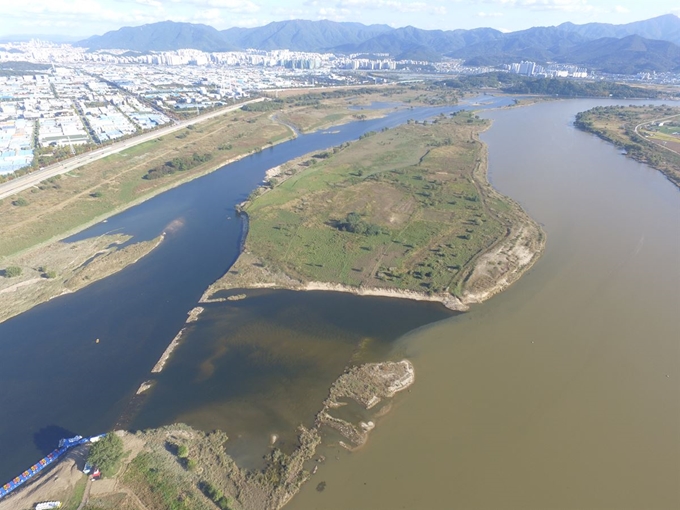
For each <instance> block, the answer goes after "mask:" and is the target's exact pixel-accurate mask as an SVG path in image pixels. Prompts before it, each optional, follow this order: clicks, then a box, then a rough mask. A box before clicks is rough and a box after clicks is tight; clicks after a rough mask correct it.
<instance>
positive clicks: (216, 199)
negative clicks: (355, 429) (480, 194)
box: [0, 100, 680, 510]
mask: <svg viewBox="0 0 680 510" xmlns="http://www.w3.org/2000/svg"><path fill="white" fill-rule="evenodd" d="M630 102H632V101H626V102H625V104H628V103H630ZM609 103H611V101H607V100H574V101H560V102H553V103H543V104H538V105H534V106H531V107H525V108H517V109H512V110H498V111H494V112H489V113H486V114H484V115H485V116H487V117H489V118H491V119H492V120H493V122H494V124H493V127H492V128H491V129H490V130H489V131H487V132H486V133H485V134H484V135H483V140H484V141H485V142H486V143H487V144H488V146H489V158H490V169H489V170H490V174H489V176H490V180H491V182H492V183H493V185H494V186H495V187H497V188H498V189H499V190H500V191H501V192H502V193H504V194H507V195H509V196H511V197H512V198H514V199H516V200H517V201H519V202H520V203H521V204H522V206H523V207H524V208H525V209H526V210H527V212H528V213H529V214H530V215H531V216H532V217H534V218H535V219H537V220H538V221H539V222H541V223H542V224H543V225H544V228H545V230H546V233H547V236H548V243H547V248H546V252H545V254H544V256H543V257H542V258H541V259H540V260H539V262H538V263H537V264H536V266H535V267H534V268H533V269H532V270H531V271H530V272H529V273H528V274H527V275H525V276H524V277H523V278H522V279H521V280H520V281H519V282H518V283H516V284H515V285H513V286H512V287H511V288H510V289H509V290H507V291H506V292H504V293H502V294H500V295H498V296H496V297H494V298H493V299H492V300H490V301H489V302H487V303H484V304H482V305H477V306H474V307H473V308H472V309H471V311H470V312H468V313H465V314H459V315H455V316H450V315H449V314H446V313H444V312H443V311H442V310H441V309H437V308H436V307H434V306H433V305H431V304H428V305H425V306H424V307H419V306H420V305H418V304H415V303H409V302H406V301H403V302H400V304H399V305H398V306H397V305H394V308H391V307H392V306H393V305H392V304H391V303H390V301H391V300H370V299H366V298H358V297H356V296H342V297H338V296H334V297H331V295H329V294H325V293H314V294H306V295H304V296H303V295H296V297H295V298H292V297H290V296H291V295H290V294H284V293H277V292H270V291H269V292H261V293H259V292H258V293H254V294H253V295H252V296H251V297H249V298H248V299H246V300H244V301H242V302H238V301H237V302H234V303H231V304H227V305H222V304H219V305H211V306H210V307H208V310H207V311H206V313H205V316H204V317H203V318H202V319H201V321H199V324H200V326H199V325H196V327H195V331H194V333H193V336H192V337H191V340H193V341H194V343H193V344H192V345H190V344H189V339H187V342H186V343H184V344H182V345H181V346H180V348H179V349H178V351H177V352H176V355H175V356H174V357H173V358H171V360H170V362H169V363H168V366H167V368H166V370H167V372H164V373H162V374H161V376H160V377H159V378H158V386H157V388H155V389H154V390H153V391H152V393H151V395H150V397H149V400H148V402H147V403H146V404H145V406H143V407H142V410H141V412H140V413H139V414H138V415H137V416H136V417H134V419H133V424H135V422H136V426H148V425H150V424H154V425H155V424H160V423H167V422H169V421H174V420H175V419H178V418H179V419H183V420H185V421H188V422H191V423H194V424H195V425H197V426H202V427H204V428H210V427H211V426H214V425H215V424H216V423H217V424H223V426H224V427H225V428H226V429H229V427H232V430H233V429H234V428H235V429H236V430H237V431H238V430H245V429H247V428H248V427H250V426H251V425H252V423H261V424H262V423H264V424H263V425H261V426H260V427H257V428H256V429H255V430H254V431H253V436H256V437H247V434H239V433H238V432H237V433H236V434H234V433H233V432H232V431H230V430H227V433H228V434H229V435H232V441H233V442H234V445H235V446H234V450H233V451H232V453H234V454H235V455H236V456H237V458H240V460H242V461H243V462H245V463H252V464H256V459H255V458H254V457H253V455H252V453H249V452H251V451H252V450H249V447H252V446H253V445H257V444H258V441H259V442H260V443H261V442H262V438H263V437H264V438H267V437H268V434H269V433H281V434H282V435H283V436H284V437H286V427H288V428H290V425H291V424H292V423H294V422H295V420H297V419H300V417H302V419H309V416H310V415H311V413H312V412H313V405H312V402H313V401H314V400H315V399H316V398H318V394H322V393H325V390H326V387H324V385H323V384H325V383H323V381H326V380H331V379H332V378H333V377H334V374H335V373H336V372H337V370H339V368H338V367H340V366H341V364H342V360H347V359H348V358H352V359H358V360H371V359H378V358H398V357H400V356H404V355H405V356H408V357H409V358H410V359H412V360H413V362H414V365H415V369H416V383H415V384H414V385H413V387H412V388H411V392H410V393H408V394H403V395H399V396H398V397H397V398H396V399H395V400H396V402H395V406H394V409H393V410H392V411H391V412H390V413H389V414H387V415H386V416H385V417H383V418H382V419H380V420H379V422H378V426H377V428H376V430H374V431H373V432H372V433H371V437H370V439H369V443H368V445H367V446H366V447H365V448H363V449H362V450H360V451H358V452H355V453H352V454H349V453H347V452H346V451H344V450H342V449H336V448H333V447H326V448H325V449H324V452H325V454H326V457H327V461H326V463H325V464H323V465H322V466H321V467H320V469H319V472H318V473H317V474H316V475H315V477H314V478H313V479H312V482H311V483H309V484H307V485H306V486H305V487H303V490H302V492H301V493H300V494H299V495H298V497H297V498H296V499H294V500H293V501H292V503H291V504H290V505H289V507H287V508H291V509H292V510H310V509H327V510H333V509H347V508H356V509H368V508H370V509H383V508H384V509H393V508H406V509H418V510H420V509H427V510H437V509H449V508H466V509H514V508H517V509H541V510H543V509H546V508H550V509H574V508H578V509H594V508H598V509H600V508H616V509H627V508H630V509H640V508H648V509H661V510H665V509H672V508H678V507H680V492H679V489H678V483H677V482H678V479H679V477H680V408H679V403H678V402H679V398H678V397H679V396H680V395H679V390H678V388H679V387H680V385H679V379H680V349H679V344H678V342H679V340H678V339H679V338H680V320H679V316H680V314H679V313H678V312H679V311H680V274H679V266H678V260H680V232H679V226H680V222H679V221H678V220H679V219H680V193H678V190H677V189H676V188H674V187H673V186H672V185H671V184H670V183H669V182H668V181H667V180H666V179H665V178H664V177H663V176H662V175H661V174H660V173H658V172H656V171H655V170H652V169H650V168H648V167H646V166H644V165H640V164H637V163H635V162H633V161H631V160H629V159H626V158H624V157H623V156H621V155H620V154H619V152H618V150H616V149H615V148H613V147H612V146H610V145H608V144H606V143H605V142H602V141H600V140H599V139H597V138H596V137H594V136H593V135H590V134H587V133H582V132H579V131H577V130H575V129H574V128H573V126H572V122H573V118H574V115H575V114H576V112H578V111H582V110H585V109H588V108H590V107H592V106H596V105H602V104H609ZM434 113H437V111H434ZM425 115H431V113H429V112H425V111H421V110H411V111H409V112H404V113H402V114H395V115H393V116H391V117H390V118H388V119H383V120H376V121H366V122H362V123H354V124H351V125H347V126H342V127H339V128H334V129H333V133H332V134H322V133H317V134H314V135H305V136H304V137H300V138H298V139H297V140H295V141H294V142H290V143H288V144H281V145H280V146H277V147H274V148H272V149H267V150H265V151H263V152H262V153H260V154H257V155H255V156H253V157H251V158H248V159H246V160H243V161H242V162H240V163H237V164H235V165H230V166H229V167H226V168H225V169H223V170H220V171H218V172H215V173H213V174H210V175H208V176H206V177H204V178H201V179H197V180H196V181H192V182H190V183H188V184H186V185H183V186H181V187H178V188H175V189H174V190H171V191H169V192H167V193H164V194H162V195H159V196H158V197H156V198H154V199H153V200H150V201H149V202H146V203H144V204H142V205H140V206H138V207H135V208H133V209H130V210H129V211H126V212H124V213H122V214H121V215H118V216H116V217H114V218H111V219H110V220H109V221H108V222H107V223H106V224H100V225H97V226H95V227H94V228H93V229H90V230H88V231H86V232H83V233H82V234H81V235H80V236H79V237H88V236H92V235H99V234H101V233H103V232H105V231H108V230H114V229H118V228H122V229H123V231H125V232H130V233H132V234H133V235H135V236H136V237H135V238H136V239H148V238H153V237H155V236H156V235H158V233H160V232H161V231H162V230H164V229H166V227H167V226H168V225H169V224H170V223H171V222H174V223H173V228H172V232H171V233H170V234H169V236H168V239H167V241H166V242H164V243H163V244H162V245H161V247H159V248H158V249H157V250H156V251H155V252H153V253H152V254H151V255H149V256H148V257H146V258H144V259H142V260H141V261H140V262H139V263H137V264H135V265H134V266H131V267H129V268H127V269H126V270H124V271H122V272H121V273H119V274H116V275H114V276H112V277H110V278H108V279H106V280H104V281H102V282H98V283H95V284H93V285H92V286H90V287H88V288H86V289H84V290H83V291H80V292H78V293H76V294H73V295H69V296H64V297H61V298H59V299H55V300H53V301H51V302H49V303H46V304H44V305H41V306H39V307H36V308H35V309H33V310H31V311H29V312H27V313H25V314H23V315H21V316H19V317H16V318H14V319H12V320H10V321H7V322H6V323H4V324H0V343H1V344H2V347H3V355H2V357H0V387H1V388H3V393H2V395H0V409H2V414H1V416H0V476H4V477H5V478H7V479H9V478H10V477H11V476H14V475H15V474H16V473H17V472H18V471H20V470H22V469H24V468H25V467H27V466H28V465H30V463H32V462H33V461H34V460H35V459H37V456H38V454H39V453H40V452H42V451H44V450H45V449H47V448H49V449H51V448H53V447H54V444H55V442H56V440H57V439H58V438H59V437H61V435H65V434H66V433H82V434H90V433H97V432H101V431H103V430H107V429H108V428H110V427H111V426H112V425H113V424H114V423H115V422H116V421H117V420H118V419H119V418H120V415H121V413H122V412H123V411H124V410H125V409H126V406H127V405H128V403H129V401H130V398H131V396H132V395H133V394H134V392H135V390H136V389H137V387H138V386H139V384H140V383H141V382H142V381H144V380H146V379H148V378H149V370H150V368H151V367H152V366H153V364H154V363H155V362H156V360H157V359H158V357H159V356H160V354H161V352H162V351H163V350H164V349H165V347H166V346H167V344H168V342H169V341H170V340H171V339H172V338H173V337H174V335H175V334H176V332H177V331H178V330H179V329H180V328H181V327H182V325H183V323H184V320H185V318H186V313H187V312H188V311H189V310H190V309H191V308H192V307H193V306H195V303H196V301H197V299H198V298H199V296H200V295H201V293H202V292H203V290H204V289H205V287H207V285H208V284H209V283H211V282H212V281H213V280H215V279H216V278H217V277H219V276H220V275H221V274H222V273H223V272H224V271H225V270H226V268H227V267H228V265H229V264H230V263H231V261H233V260H234V258H235V257H236V255H237V247H238V239H239V236H240V228H241V227H240V224H239V222H238V221H237V220H235V219H234V217H233V205H234V204H235V203H238V202H239V201H241V200H242V199H243V198H245V196H247V194H248V193H249V192H250V190H251V189H252V188H253V187H254V186H255V185H256V184H257V183H258V182H260V181H261V179H262V176H263V174H264V171H265V170H266V169H268V168H270V167H273V166H276V165H278V164H280V163H282V162H284V161H286V160H288V159H291V158H293V157H295V156H297V155H299V154H303V153H306V152H308V151H312V150H319V149H321V148H324V147H328V146H332V145H337V144H339V143H341V142H342V141H344V140H349V139H353V138H356V137H358V136H359V135H360V134H361V133H363V132H365V131H368V130H374V129H380V128H381V127H383V126H386V125H395V124H397V123H400V122H404V121H405V120H406V119H407V118H423V117H424V116H425ZM253 298H254V299H253ZM323 300H326V301H323ZM381 307H382V308H381ZM403 307H406V308H408V310H409V311H408V313H407V312H406V311H405V310H406V308H403ZM277 310H278V311H281V312H282V313H280V314H278V315H277V314H276V313H275V312H276V311H277ZM356 314H360V315H356ZM371 314H374V315H373V316H372V317H371ZM390 316H392V317H400V319H402V320H400V321H399V323H398V324H392V325H391V328H392V329H389V328H383V327H381V328H378V329H376V328H375V324H385V322H386V319H385V318H386V317H390ZM446 317H449V318H446ZM371 318H373V319H374V320H373V321H371ZM441 319H443V320H441ZM354 320H356V322H357V324H356V327H349V324H352V323H353V321H354ZM432 321H438V322H435V323H434V324H431V325H430V326H425V327H421V328H419V329H416V330H415V331H412V332H410V333H407V334H406V335H405V336H402V334H403V333H406V331H408V330H410V329H412V328H416V327H418V326H419V325H421V324H426V323H428V322H432ZM225 328H231V329H225ZM398 337H401V338H399V339H398V340H396V339H397V338H398ZM95 338H100V339H101V341H100V343H99V344H95V343H94V339H95ZM252 342H258V343H257V345H258V349H251V344H252ZM192 347H194V349H192ZM289 348H290V349H297V352H293V353H292V354H291V351H290V349H289ZM303 351H305V352H304V355H301V354H299V353H301V352H303ZM329 353H330V354H332V358H329V357H328V356H329ZM244 361H246V362H248V363H247V366H248V367H251V368H252V371H251V372H249V373H237V374H229V370H230V368H233V367H235V366H239V365H243V363H244ZM317 362H321V364H320V365H319V366H318V368H315V367H314V363H317ZM257 371H259V374H260V376H262V377H258V372H257ZM269 371H271V374H270V373H269ZM202 373H208V374H215V376H214V377H212V382H214V383H215V384H214V385H212V386H210V384H209V381H210V378H205V379H201V374H202ZM263 374H265V375H267V377H264V375H263ZM272 374H273V375H272ZM187 375H188V376H189V377H187ZM182 377H185V379H184V380H185V381H187V382H190V383H191V385H192V387H193V388H194V389H196V390H197V391H200V392H201V393H200V395H201V397H200V398H197V397H196V396H194V395H191V394H186V395H185V394H182V396H181V398H173V391H180V390H181V389H182V388H181V387H180V386H177V381H181V380H182ZM278 377H280V378H281V379H277V378H278ZM277 380H278V381H279V382H280V384H279V386H280V388H279V389H278V392H277V391H276V388H273V387H272V385H273V384H276V382H277ZM243 381H245V382H246V383H245V384H244V383H243ZM258 383H262V384H264V386H266V387H265V388H263V387H262V386H258ZM236 384H239V386H235V385H236ZM315 385H316V386H315ZM195 395H197V394H195ZM291 395H299V396H301V400H300V401H298V400H296V399H295V398H293V397H291ZM191 399H194V400H193V401H192V400H191ZM249 404H250V405H249ZM238 413H240V415H239V416H237V417H236V418H234V417H230V416H229V415H230V414H231V415H234V414H238ZM248 413H250V415H249V416H248ZM305 417H306V418H305ZM239 436H242V437H239ZM286 441H288V442H289V441H290V439H289V438H286ZM230 442H231V441H230ZM260 447H266V445H262V444H260ZM336 457H337V458H336ZM321 481H325V482H326V485H325V490H324V491H322V492H319V491H317V490H316V487H317V484H318V483H319V482H321Z"/></svg>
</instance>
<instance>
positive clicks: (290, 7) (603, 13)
mask: <svg viewBox="0 0 680 510" xmlns="http://www.w3.org/2000/svg"><path fill="white" fill-rule="evenodd" d="M2 3H3V4H4V5H3V6H2V8H0V36H7V35H14V34H60V35H67V36H71V37H83V38H84V37H87V36H90V35H95V34H103V33H104V32H107V31H109V30H116V29H118V28H120V27H123V26H137V25H143V24H145V23H154V22H157V21H165V20H172V21H186V22H191V23H205V24H207V25H211V26H213V27H215V28H217V29H220V30H221V29H225V28H229V27H233V26H244V27H253V26H261V25H265V24H267V23H269V22H271V21H282V20H288V19H311V20H320V19H329V20H333V21H358V22H360V23H364V24H367V25H369V24H373V23H385V24H388V25H391V26H393V27H403V26H408V25H412V26H415V27H418V28H425V29H442V30H453V29H457V28H464V29H470V28H477V27H492V28H496V29H498V30H502V31H516V30H523V29H525V28H529V27H532V26H551V25H558V24H560V23H563V22H565V21H571V22H573V23H577V24H583V23H590V22H602V23H614V24H622V23H629V22H631V21H638V20H643V19H648V18H652V17H655V16H660V15H662V14H668V13H673V14H676V15H678V16H680V1H678V0H651V1H650V0H647V1H642V0H18V1H17V0H14V1H13V0H3V2H2Z"/></svg>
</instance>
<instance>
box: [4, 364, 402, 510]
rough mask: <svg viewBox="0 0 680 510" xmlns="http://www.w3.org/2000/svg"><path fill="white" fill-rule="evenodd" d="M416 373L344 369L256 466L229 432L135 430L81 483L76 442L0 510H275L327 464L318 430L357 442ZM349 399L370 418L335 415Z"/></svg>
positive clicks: (81, 455) (396, 368)
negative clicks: (235, 455)
mask: <svg viewBox="0 0 680 510" xmlns="http://www.w3.org/2000/svg"><path fill="white" fill-rule="evenodd" d="M414 378H415V373H414V370H413V366H412V365H411V363H410V362H409V361H407V360H402V361H398V362H382V363H369V364H365V365H361V366H358V367H353V368H351V369H348V370H346V371H345V373H344V374H342V375H341V376H340V377H339V378H338V379H337V380H336V381H335V382H334V383H333V385H332V387H331V389H330V391H329V396H328V398H327V399H326V401H324V403H323V405H322V408H321V410H320V411H319V413H318V414H317V417H316V420H315V422H314V423H313V425H312V426H311V427H310V428H306V427H303V426H300V427H299V436H298V444H297V445H296V446H295V447H294V448H293V449H292V451H289V452H288V453H286V452H284V451H282V450H281V449H279V448H277V447H276V444H275V443H274V444H273V446H272V449H271V451H270V453H269V454H268V455H267V457H266V459H265V460H266V463H265V467H264V468H263V469H261V470H247V469H243V468H241V467H239V466H238V465H237V464H236V463H235V462H234V460H233V459H232V458H231V457H230V456H229V455H227V453H226V451H225V444H226V442H227V441H228V437H227V435H226V434H225V433H224V432H221V431H214V432H211V433H205V432H201V431H198V430H195V429H192V428H191V427H188V426H186V425H183V424H176V425H170V426H167V427H161V428H158V429H153V430H147V431H140V432H137V433H135V434H131V433H127V432H123V431H118V432H117V433H116V435H117V436H118V437H120V438H121V439H122V441H119V440H116V441H113V443H117V442H119V443H121V445H120V447H118V448H114V449H113V450H116V451H113V450H112V451H110V452H108V453H107V454H106V455H105V456H104V461H105V462H103V464H104V465H102V461H99V462H97V463H96V464H97V465H98V467H100V468H101V470H102V473H103V475H104V477H105V479H104V481H101V482H96V483H95V484H91V485H89V486H87V487H86V484H87V483H88V482H87V477H86V476H85V475H84V474H83V473H82V472H80V471H79V470H80V469H82V468H83V465H84V463H85V458H86V456H87V454H86V452H83V451H82V449H84V448H87V447H86V446H82V447H78V448H77V450H78V451H74V452H70V453H69V454H68V455H67V457H66V458H65V459H64V460H63V461H61V462H59V463H58V464H57V465H56V466H55V467H54V468H52V469H51V470H50V471H49V472H48V473H46V474H45V475H43V476H41V477H39V478H38V479H36V480H35V481H34V482H31V483H30V484H28V485H27V486H26V487H24V488H22V489H21V490H19V491H17V492H16V493H15V494H12V495H10V496H9V497H7V498H5V499H3V500H2V501H0V510H9V509H16V508H32V507H33V506H34V505H35V504H36V503H37V502H39V501H49V500H61V501H64V502H65V503H66V505H67V508H72V509H76V508H84V509H86V510H95V509H106V508H120V509H126V510H127V509H129V510H133V509H134V510H168V509H171V510H214V509H215V508H220V509H222V510H276V509H279V508H281V507H283V506H284V505H285V504H286V503H287V502H288V501H290V499H291V498H292V497H293V496H294V495H295V494H296V493H297V492H298V491H299V489H300V487H301V486H302V484H303V483H305V482H306V481H307V480H309V478H310V477H311V476H312V475H313V474H314V473H316V471H317V469H318V466H319V465H320V464H321V463H323V462H324V461H325V458H324V457H323V456H322V455H318V454H317V453H316V450H317V447H318V446H319V444H320V443H321V433H322V428H323V427H328V428H331V429H333V430H335V431H336V432H337V433H339V434H340V436H341V437H342V438H343V439H344V440H340V441H339V442H340V444H342V445H344V446H346V447H347V448H350V449H352V448H356V447H359V446H361V445H362V444H363V443H364V442H365V441H366V438H367V436H368V433H369V432H370V431H371V430H372V429H373V428H374V426H375V421H376V420H377V419H378V418H379V417H380V416H381V415H383V414H384V413H386V412H387V411H388V410H389V407H390V405H391V402H390V399H391V398H392V397H394V395H395V394H396V393H398V392H400V391H403V390H405V389H406V388H408V387H409V386H410V385H411V384H412V383H413V381H414ZM348 399H351V400H353V401H355V402H356V403H357V404H359V405H361V406H363V407H364V408H365V409H366V410H367V411H368V410H372V414H370V415H368V416H369V418H366V420H365V421H359V422H358V423H352V422H350V421H348V420H346V419H341V418H338V417H334V416H333V412H334V409H337V408H338V407H341V406H343V405H345V404H346V403H347V400H348ZM345 441H346V442H345ZM100 457H102V455H100V456H99V457H98V458H100ZM323 485H324V482H321V483H320V484H319V486H321V487H323ZM81 502H82V503H83V504H82V505H81ZM79 505H81V506H79Z"/></svg>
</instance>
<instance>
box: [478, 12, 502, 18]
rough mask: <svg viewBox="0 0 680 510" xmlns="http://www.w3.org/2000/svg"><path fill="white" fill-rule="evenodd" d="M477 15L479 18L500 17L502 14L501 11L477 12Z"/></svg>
mask: <svg viewBox="0 0 680 510" xmlns="http://www.w3.org/2000/svg"><path fill="white" fill-rule="evenodd" d="M477 16H478V17H480V18H500V17H501V16H503V13H502V12H484V11H482V12H478V13H477Z"/></svg>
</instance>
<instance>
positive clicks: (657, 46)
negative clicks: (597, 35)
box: [559, 35, 680, 74]
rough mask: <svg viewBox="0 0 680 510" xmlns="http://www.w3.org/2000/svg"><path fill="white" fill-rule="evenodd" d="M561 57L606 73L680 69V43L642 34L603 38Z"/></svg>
mask: <svg viewBox="0 0 680 510" xmlns="http://www.w3.org/2000/svg"><path fill="white" fill-rule="evenodd" d="M559 60H561V61H563V62H570V63H573V64H582V65H587V66H590V67H595V68H597V69H599V70H600V71H603V72H606V73H618V74H636V73H639V72H643V71H657V72H664V71H674V72H680V46H677V45H675V44H673V43H671V42H668V41H654V40H651V39H645V38H643V37H640V36H639V35H629V36H628V37H624V38H622V39H616V38H614V37H604V38H602V39H596V40H595V41H588V42H586V43H584V44H581V45H579V46H577V47H575V48H573V49H571V50H569V51H567V52H565V53H563V54H562V55H560V56H559Z"/></svg>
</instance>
